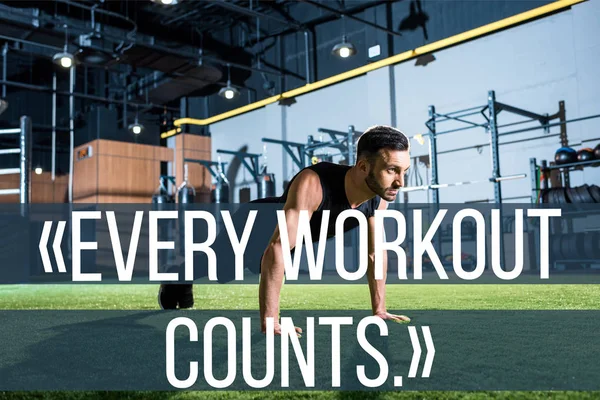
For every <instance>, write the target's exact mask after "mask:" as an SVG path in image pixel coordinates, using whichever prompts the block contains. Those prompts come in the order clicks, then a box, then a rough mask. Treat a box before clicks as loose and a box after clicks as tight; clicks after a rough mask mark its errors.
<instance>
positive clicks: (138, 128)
mask: <svg viewBox="0 0 600 400" xmlns="http://www.w3.org/2000/svg"><path fill="white" fill-rule="evenodd" d="M127 129H129V132H131V133H133V134H134V135H139V134H140V133H142V132H143V131H144V125H142V124H140V123H139V122H138V119H137V118H136V119H135V121H134V123H133V124H130V125H129V126H128V127H127Z"/></svg>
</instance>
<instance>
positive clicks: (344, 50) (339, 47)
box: [331, 35, 356, 58]
mask: <svg viewBox="0 0 600 400" xmlns="http://www.w3.org/2000/svg"><path fill="white" fill-rule="evenodd" d="M331 52H332V53H333V55H336V56H338V57H340V58H348V57H351V56H353V55H355V54H356V47H354V45H353V44H352V43H350V42H348V40H347V39H346V35H344V37H343V38H342V41H341V43H338V44H336V45H335V46H333V49H332V50H331Z"/></svg>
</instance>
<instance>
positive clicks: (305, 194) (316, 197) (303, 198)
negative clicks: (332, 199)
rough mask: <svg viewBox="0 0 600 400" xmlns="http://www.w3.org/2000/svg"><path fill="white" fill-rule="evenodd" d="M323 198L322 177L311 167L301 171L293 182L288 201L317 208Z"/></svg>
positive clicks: (305, 206) (292, 203)
mask: <svg viewBox="0 0 600 400" xmlns="http://www.w3.org/2000/svg"><path fill="white" fill-rule="evenodd" d="M322 200H323V188H322V187H321V178H319V175H318V174H317V173H316V172H315V171H313V170H310V169H304V170H303V171H301V172H300V173H299V174H298V175H297V176H296V177H295V178H294V181H293V182H292V185H291V186H290V190H289V192H288V203H290V205H295V206H299V207H302V208H310V209H313V210H315V209H317V208H318V207H319V205H320V204H321V201H322Z"/></svg>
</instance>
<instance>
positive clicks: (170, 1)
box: [152, 0, 178, 6]
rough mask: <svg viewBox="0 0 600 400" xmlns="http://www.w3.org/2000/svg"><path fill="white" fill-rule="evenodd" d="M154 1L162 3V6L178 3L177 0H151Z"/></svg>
mask: <svg viewBox="0 0 600 400" xmlns="http://www.w3.org/2000/svg"><path fill="white" fill-rule="evenodd" d="M152 1H153V2H155V3H158V4H162V5H163V6H172V5H175V4H177V3H178V0H152Z"/></svg>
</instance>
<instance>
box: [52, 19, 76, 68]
mask: <svg viewBox="0 0 600 400" xmlns="http://www.w3.org/2000/svg"><path fill="white" fill-rule="evenodd" d="M64 28H65V47H64V48H63V51H62V52H60V53H56V54H55V55H54V56H53V57H52V61H53V62H54V63H55V64H58V65H60V66H61V67H63V68H67V69H68V68H71V67H72V66H73V64H75V57H73V54H71V53H69V34H68V32H67V25H65V26H64Z"/></svg>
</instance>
